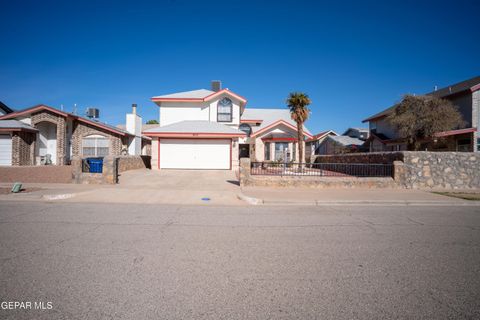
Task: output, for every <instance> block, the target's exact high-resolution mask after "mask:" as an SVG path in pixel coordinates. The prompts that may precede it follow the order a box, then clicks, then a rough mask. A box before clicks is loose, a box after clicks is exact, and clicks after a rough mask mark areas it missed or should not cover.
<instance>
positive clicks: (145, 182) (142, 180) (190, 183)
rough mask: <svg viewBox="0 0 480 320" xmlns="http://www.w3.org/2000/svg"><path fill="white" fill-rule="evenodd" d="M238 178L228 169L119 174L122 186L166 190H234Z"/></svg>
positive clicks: (147, 171)
mask: <svg viewBox="0 0 480 320" xmlns="http://www.w3.org/2000/svg"><path fill="white" fill-rule="evenodd" d="M238 185H239V183H238V179H237V177H236V176H235V172H233V171H230V170H146V169H145V170H143V169H141V170H131V171H126V172H122V173H121V174H120V176H119V186H120V187H122V188H156V189H166V190H172V189H173V190H190V191H198V190H210V191H222V190H225V189H227V190H236V189H238Z"/></svg>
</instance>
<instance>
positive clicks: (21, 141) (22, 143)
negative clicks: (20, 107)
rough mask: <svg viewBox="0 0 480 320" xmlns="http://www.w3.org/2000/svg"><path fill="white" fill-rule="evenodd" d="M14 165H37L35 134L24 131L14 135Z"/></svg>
mask: <svg viewBox="0 0 480 320" xmlns="http://www.w3.org/2000/svg"><path fill="white" fill-rule="evenodd" d="M12 165H13V166H32V165H35V133H31V132H23V131H17V132H13V133H12Z"/></svg>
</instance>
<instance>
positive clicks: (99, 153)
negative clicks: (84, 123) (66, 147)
mask: <svg viewBox="0 0 480 320" xmlns="http://www.w3.org/2000/svg"><path fill="white" fill-rule="evenodd" d="M109 146H110V141H109V140H108V139H107V138H105V137H104V136H101V135H90V136H86V137H85V138H83V139H82V156H84V157H105V156H108V154H109Z"/></svg>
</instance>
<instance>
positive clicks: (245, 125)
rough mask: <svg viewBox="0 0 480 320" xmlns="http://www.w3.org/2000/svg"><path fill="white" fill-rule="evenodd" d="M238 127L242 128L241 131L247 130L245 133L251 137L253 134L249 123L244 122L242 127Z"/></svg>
mask: <svg viewBox="0 0 480 320" xmlns="http://www.w3.org/2000/svg"><path fill="white" fill-rule="evenodd" d="M238 129H240V130H241V131H243V132H245V134H246V135H247V137H250V135H251V134H252V127H250V125H249V124H246V123H242V124H241V125H240V127H238Z"/></svg>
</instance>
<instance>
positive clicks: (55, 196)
mask: <svg viewBox="0 0 480 320" xmlns="http://www.w3.org/2000/svg"><path fill="white" fill-rule="evenodd" d="M73 197H75V193H65V194H44V195H43V196H42V199H43V200H47V201H54V200H65V199H70V198H73Z"/></svg>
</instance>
